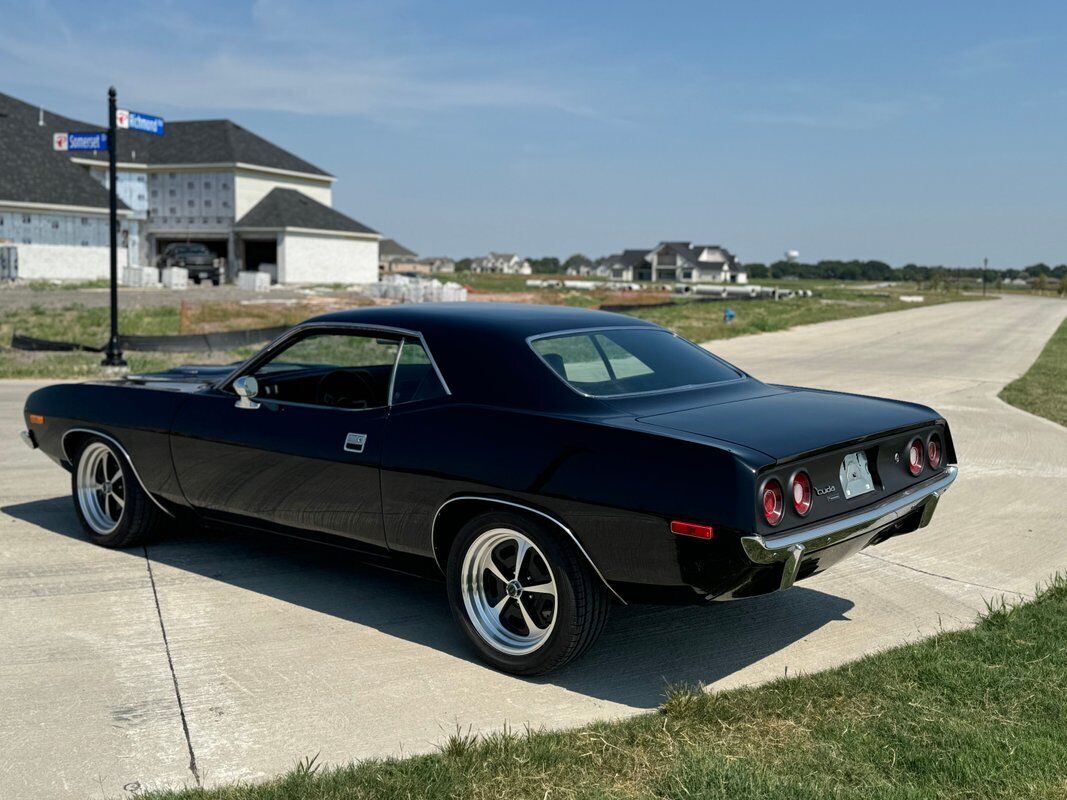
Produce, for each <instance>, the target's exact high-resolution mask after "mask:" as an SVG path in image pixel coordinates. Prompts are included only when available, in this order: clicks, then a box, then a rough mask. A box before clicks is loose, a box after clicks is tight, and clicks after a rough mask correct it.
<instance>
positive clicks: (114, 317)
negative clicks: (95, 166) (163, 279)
mask: <svg viewBox="0 0 1067 800" xmlns="http://www.w3.org/2000/svg"><path fill="white" fill-rule="evenodd" d="M117 138H118V137H117V136H116V132H115V87H114V86H112V87H111V88H110V89H108V90H107V161H108V184H109V191H108V195H109V198H108V199H109V205H110V207H111V214H110V218H109V223H110V226H109V227H110V231H111V336H110V337H109V338H108V340H107V353H106V354H105V355H104V360H103V361H101V362H100V363H101V364H102V365H103V366H105V367H125V366H126V360H125V359H124V358H123V357H122V350H121V348H120V347H119V250H118V245H119V242H118V234H119V230H118V229H119V220H118V217H119V210H118V209H119V203H118V187H117V183H118V175H117V169H116V166H115V160H116V159H115V148H116V147H117V146H118V143H117V141H116V139H117Z"/></svg>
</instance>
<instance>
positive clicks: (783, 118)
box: [738, 94, 940, 131]
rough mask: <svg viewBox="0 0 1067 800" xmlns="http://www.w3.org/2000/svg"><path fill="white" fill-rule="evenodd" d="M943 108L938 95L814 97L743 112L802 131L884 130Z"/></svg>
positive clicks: (753, 119)
mask: <svg viewBox="0 0 1067 800" xmlns="http://www.w3.org/2000/svg"><path fill="white" fill-rule="evenodd" d="M939 105H940V100H939V98H937V97H936V96H934V95H930V94H920V95H908V96H905V97H897V98H890V99H882V100H865V99H830V98H826V97H824V96H823V97H820V96H812V98H811V100H810V102H808V103H803V102H801V103H798V102H797V101H796V99H795V98H794V99H792V100H791V101H790V102H789V104H788V105H787V106H785V107H783V108H781V109H767V110H760V111H741V112H739V113H738V115H739V117H740V118H741V119H743V120H745V121H746V122H754V123H758V124H761V125H785V126H795V127H801V128H825V129H830V130H845V131H862V130H873V129H875V128H881V127H884V126H886V125H889V124H891V123H894V122H897V121H899V120H901V119H905V118H907V117H912V116H916V115H919V114H925V113H929V112H930V111H933V110H934V109H936V108H937V107H938V106H939Z"/></svg>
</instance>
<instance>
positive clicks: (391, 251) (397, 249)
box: [378, 239, 418, 258]
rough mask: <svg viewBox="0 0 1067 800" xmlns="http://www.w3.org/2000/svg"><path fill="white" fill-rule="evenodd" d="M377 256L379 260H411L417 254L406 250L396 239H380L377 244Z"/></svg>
mask: <svg viewBox="0 0 1067 800" xmlns="http://www.w3.org/2000/svg"><path fill="white" fill-rule="evenodd" d="M378 255H379V257H381V258H413V257H414V256H416V255H418V254H417V253H416V252H415V251H414V250H408V249H407V248H406V247H404V245H402V244H400V242H398V241H397V240H396V239H382V240H381V241H380V242H379V243H378Z"/></svg>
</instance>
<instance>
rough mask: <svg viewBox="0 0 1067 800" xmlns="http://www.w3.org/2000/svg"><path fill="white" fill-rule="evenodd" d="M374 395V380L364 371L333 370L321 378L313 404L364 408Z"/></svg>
mask: <svg viewBox="0 0 1067 800" xmlns="http://www.w3.org/2000/svg"><path fill="white" fill-rule="evenodd" d="M373 395H374V380H373V379H372V378H371V376H370V374H369V373H368V372H367V371H366V370H362V369H335V370H333V372H327V373H326V374H325V375H323V376H322V379H321V380H320V381H319V385H318V387H317V388H316V390H315V402H316V403H317V404H318V405H320V406H333V407H334V408H366V407H367V406H368V405H369V400H370V398H371V397H372V396H373Z"/></svg>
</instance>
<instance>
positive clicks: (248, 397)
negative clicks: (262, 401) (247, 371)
mask: <svg viewBox="0 0 1067 800" xmlns="http://www.w3.org/2000/svg"><path fill="white" fill-rule="evenodd" d="M233 390H234V391H235V392H237V396H238V400H237V402H236V403H234V405H235V406H237V408H248V409H253V408H259V403H256V402H253V400H252V398H253V397H255V396H256V395H257V394H259V381H257V380H256V379H255V378H254V377H252V376H251V375H242V376H241V377H240V378H238V379H237V380H235V381H234V382H233Z"/></svg>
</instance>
